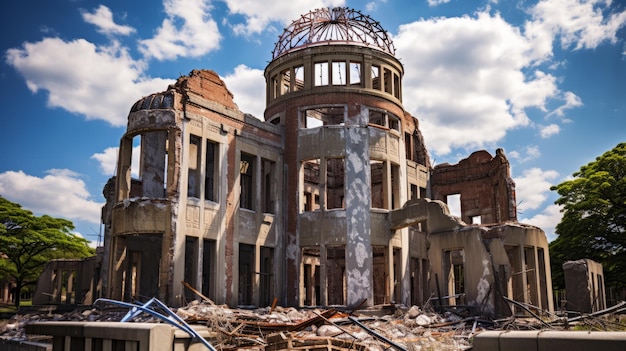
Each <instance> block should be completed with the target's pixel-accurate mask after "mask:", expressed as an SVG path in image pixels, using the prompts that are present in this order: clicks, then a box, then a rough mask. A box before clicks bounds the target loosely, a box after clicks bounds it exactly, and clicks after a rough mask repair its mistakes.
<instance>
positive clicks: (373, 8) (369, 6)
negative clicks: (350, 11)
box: [365, 0, 388, 12]
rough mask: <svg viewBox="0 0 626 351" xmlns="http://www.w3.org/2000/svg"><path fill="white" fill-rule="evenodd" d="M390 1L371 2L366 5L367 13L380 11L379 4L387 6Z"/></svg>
mask: <svg viewBox="0 0 626 351" xmlns="http://www.w3.org/2000/svg"><path fill="white" fill-rule="evenodd" d="M387 1H388V0H377V1H376V0H374V1H370V2H368V3H367V4H365V11H367V12H374V11H376V10H378V5H379V4H386V3H387Z"/></svg>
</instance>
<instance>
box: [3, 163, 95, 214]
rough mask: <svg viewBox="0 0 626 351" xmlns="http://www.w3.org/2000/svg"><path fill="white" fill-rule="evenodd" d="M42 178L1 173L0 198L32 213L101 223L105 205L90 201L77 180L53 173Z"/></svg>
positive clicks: (67, 174)
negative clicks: (1, 196) (17, 204)
mask: <svg viewBox="0 0 626 351" xmlns="http://www.w3.org/2000/svg"><path fill="white" fill-rule="evenodd" d="M47 173H48V174H47V175H45V176H44V177H43V178H39V177H35V176H32V175H28V174H25V173H24V172H22V171H17V172H16V171H7V172H4V173H0V194H3V196H5V197H6V198H7V199H8V200H10V201H13V202H16V203H19V204H20V205H22V206H23V207H24V208H27V209H29V210H31V211H33V212H35V213H39V214H48V215H50V216H54V217H63V218H68V219H70V220H79V221H87V222H90V223H100V213H101V209H102V206H103V205H104V203H99V202H96V201H93V200H92V199H91V198H90V195H89V191H87V188H86V185H85V182H84V181H83V180H82V179H80V176H79V175H78V174H76V173H74V172H72V171H70V170H67V169H52V170H49V171H48V172H47Z"/></svg>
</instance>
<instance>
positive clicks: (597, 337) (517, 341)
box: [472, 330, 626, 351]
mask: <svg viewBox="0 0 626 351" xmlns="http://www.w3.org/2000/svg"><path fill="white" fill-rule="evenodd" d="M472 344H473V348H472V350H474V351H554V350H567V351H588V350H602V351H621V350H624V345H626V333H625V332H602V331H592V332H586V331H551V330H533V331H484V332H481V333H479V334H477V335H476V336H474V340H473V343H472Z"/></svg>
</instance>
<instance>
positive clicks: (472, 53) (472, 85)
mask: <svg viewBox="0 0 626 351" xmlns="http://www.w3.org/2000/svg"><path fill="white" fill-rule="evenodd" d="M424 38H428V40H425V39H424ZM394 43H395V45H396V47H397V50H398V56H399V57H401V59H402V62H403V63H404V65H405V67H406V69H405V72H406V75H405V77H404V98H405V104H406V107H407V109H408V110H409V111H411V113H413V114H414V115H415V116H417V117H418V118H419V119H420V125H421V127H422V131H423V132H424V135H425V137H426V139H427V140H426V141H427V145H428V147H429V148H430V149H431V150H433V151H434V153H435V154H440V155H445V154H447V153H449V152H450V151H451V150H452V149H453V148H458V147H471V148H478V147H484V146H485V145H489V144H490V143H494V142H497V141H499V140H500V139H502V138H503V137H504V136H505V135H506V133H507V131H509V130H511V129H513V128H517V127H520V126H526V125H529V123H530V121H529V118H528V116H527V115H526V112H525V109H527V108H529V107H534V108H538V109H545V103H546V101H547V99H549V98H551V97H554V96H556V95H557V93H558V88H557V85H556V78H555V77H554V76H552V75H550V74H547V73H545V72H543V71H540V70H538V69H531V70H530V72H531V73H530V74H529V75H525V74H524V73H523V70H525V69H529V68H530V67H531V66H532V65H533V64H535V63H536V62H537V61H536V59H535V58H539V57H541V58H545V56H546V53H537V52H535V51H536V50H537V49H536V48H535V47H534V46H533V43H532V42H531V41H529V40H528V39H526V38H525V37H524V35H523V34H522V33H521V32H520V31H519V29H518V28H516V27H513V26H512V25H510V24H509V23H507V22H506V21H505V20H504V19H502V18H501V17H500V16H499V15H497V14H496V15H490V14H488V13H486V12H482V13H479V14H477V16H476V17H470V16H464V17H455V18H434V19H428V20H425V19H421V20H419V21H416V22H413V23H409V24H405V25H402V26H401V27H400V29H399V32H398V34H397V35H396V37H395V38H394Z"/></svg>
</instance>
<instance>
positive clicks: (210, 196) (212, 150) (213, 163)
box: [204, 140, 219, 202]
mask: <svg viewBox="0 0 626 351" xmlns="http://www.w3.org/2000/svg"><path fill="white" fill-rule="evenodd" d="M218 150H219V146H218V144H217V143H214V142H212V141H210V140H207V142H206V160H205V169H204V199H205V200H209V201H215V202H217V201H218V200H219V199H218V191H217V190H218V189H219V187H218V181H217V180H218V179H219V177H218V175H217V172H218V167H217V164H218V163H217V162H218V160H219V156H218V155H219V154H218Z"/></svg>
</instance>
